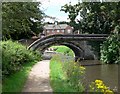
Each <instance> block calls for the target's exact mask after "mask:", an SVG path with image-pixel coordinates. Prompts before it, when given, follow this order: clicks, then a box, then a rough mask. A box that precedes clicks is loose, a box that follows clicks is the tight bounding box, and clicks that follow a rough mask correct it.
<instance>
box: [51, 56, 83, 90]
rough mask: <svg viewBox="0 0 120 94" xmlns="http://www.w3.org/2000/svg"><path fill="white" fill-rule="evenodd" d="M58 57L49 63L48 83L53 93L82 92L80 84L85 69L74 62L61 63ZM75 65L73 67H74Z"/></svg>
mask: <svg viewBox="0 0 120 94" xmlns="http://www.w3.org/2000/svg"><path fill="white" fill-rule="evenodd" d="M61 59H62V58H61V57H60V56H59V55H56V56H54V57H53V58H52V60H51V62H50V69H51V71H50V81H51V86H52V88H53V91H54V92H83V91H84V87H83V84H82V83H81V80H82V77H83V75H84V70H85V68H84V67H82V66H78V65H77V63H76V62H73V61H72V62H63V60H61ZM74 64H75V65H74Z"/></svg>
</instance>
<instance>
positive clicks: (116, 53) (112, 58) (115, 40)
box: [101, 34, 120, 63]
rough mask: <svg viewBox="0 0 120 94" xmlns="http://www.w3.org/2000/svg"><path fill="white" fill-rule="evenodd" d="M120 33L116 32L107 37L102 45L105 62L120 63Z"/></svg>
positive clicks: (102, 57) (103, 60)
mask: <svg viewBox="0 0 120 94" xmlns="http://www.w3.org/2000/svg"><path fill="white" fill-rule="evenodd" d="M119 40H120V35H118V34H114V35H111V36H109V37H108V38H107V40H106V41H104V43H103V44H102V46H101V61H102V62H103V63H119V61H120V42H119Z"/></svg>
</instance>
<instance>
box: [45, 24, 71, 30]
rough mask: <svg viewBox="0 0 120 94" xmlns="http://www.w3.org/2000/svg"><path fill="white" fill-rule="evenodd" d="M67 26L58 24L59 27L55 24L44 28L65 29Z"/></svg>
mask: <svg viewBox="0 0 120 94" xmlns="http://www.w3.org/2000/svg"><path fill="white" fill-rule="evenodd" d="M67 26H69V25H67V24H58V25H55V24H46V25H45V26H44V28H45V29H65V28H66V27H67Z"/></svg>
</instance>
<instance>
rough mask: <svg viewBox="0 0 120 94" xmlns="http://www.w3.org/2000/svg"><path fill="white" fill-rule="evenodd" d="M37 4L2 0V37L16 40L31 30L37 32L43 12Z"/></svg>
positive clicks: (28, 33) (27, 34)
mask: <svg viewBox="0 0 120 94" xmlns="http://www.w3.org/2000/svg"><path fill="white" fill-rule="evenodd" d="M39 6H40V3H38V2H3V3H2V32H3V37H2V38H3V39H10V38H11V39H15V40H16V39H21V38H28V37H30V36H31V34H32V32H34V33H38V29H39V28H38V27H40V28H41V20H42V18H43V12H42V11H41V10H40V9H39ZM33 27H34V28H36V29H37V30H34V29H33ZM39 32H40V30H39ZM32 35H33V34H32Z"/></svg>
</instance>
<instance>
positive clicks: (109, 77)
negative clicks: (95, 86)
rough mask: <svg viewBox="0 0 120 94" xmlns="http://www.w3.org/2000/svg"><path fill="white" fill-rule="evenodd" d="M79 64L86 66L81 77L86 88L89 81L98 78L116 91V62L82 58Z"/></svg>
mask: <svg viewBox="0 0 120 94" xmlns="http://www.w3.org/2000/svg"><path fill="white" fill-rule="evenodd" d="M80 64H81V65H83V66H84V67H85V68H86V71H85V78H84V79H83V82H84V84H85V86H86V89H88V85H89V84H90V83H91V82H93V81H95V80H96V79H99V80H102V81H103V82H104V83H105V85H106V86H108V87H109V88H110V89H112V90H114V91H118V64H101V62H100V61H99V60H83V61H80Z"/></svg>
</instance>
